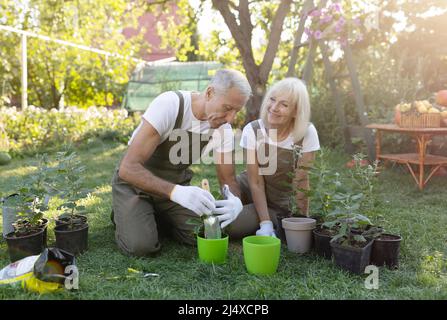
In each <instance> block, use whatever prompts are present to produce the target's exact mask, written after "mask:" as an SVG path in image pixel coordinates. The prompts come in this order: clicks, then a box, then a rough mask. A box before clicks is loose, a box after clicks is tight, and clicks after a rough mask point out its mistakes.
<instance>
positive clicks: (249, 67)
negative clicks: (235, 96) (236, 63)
mask: <svg viewBox="0 0 447 320" xmlns="http://www.w3.org/2000/svg"><path fill="white" fill-rule="evenodd" d="M291 3H292V0H283V1H280V2H279V4H278V5H277V9H276V11H275V12H274V14H273V18H272V20H271V24H270V34H269V37H268V42H267V47H266V50H265V54H264V56H263V59H262V61H261V63H260V64H258V63H256V61H255V58H254V55H253V48H252V40H253V28H254V27H253V24H252V21H251V16H250V12H251V9H252V7H253V6H254V5H255V3H253V2H252V3H250V2H249V1H248V0H240V1H239V4H238V5H236V4H235V3H234V2H232V1H230V0H213V5H214V7H215V8H216V9H217V10H218V11H219V12H220V14H221V15H222V17H223V18H224V20H225V23H226V25H227V27H228V29H229V30H230V32H231V35H232V36H233V38H234V41H235V43H236V47H237V49H238V50H239V52H240V56H241V58H242V63H243V66H244V69H245V74H246V76H247V79H248V81H249V83H250V86H251V88H252V91H253V96H252V98H251V99H250V101H249V103H248V106H247V116H246V122H248V121H251V120H254V119H256V118H258V115H259V108H260V105H261V102H262V97H263V96H264V93H265V89H266V85H267V81H268V79H269V74H270V71H271V70H272V65H273V61H274V59H275V56H276V53H277V51H278V46H279V43H280V39H281V33H282V30H283V24H284V19H285V18H286V15H287V14H288V13H289V12H290V5H291ZM235 12H236V13H237V18H236V16H235Z"/></svg>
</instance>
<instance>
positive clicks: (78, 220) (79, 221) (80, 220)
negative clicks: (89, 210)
mask: <svg viewBox="0 0 447 320" xmlns="http://www.w3.org/2000/svg"><path fill="white" fill-rule="evenodd" d="M73 217H74V220H73V222H74V224H75V225H79V226H82V225H84V224H86V223H87V217H86V216H82V215H78V214H75V215H74V216H73ZM69 223H70V217H58V218H57V219H56V226H59V225H61V224H69Z"/></svg>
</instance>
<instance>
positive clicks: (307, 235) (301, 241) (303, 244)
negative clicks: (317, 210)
mask: <svg viewBox="0 0 447 320" xmlns="http://www.w3.org/2000/svg"><path fill="white" fill-rule="evenodd" d="M281 223H282V227H283V228H284V231H285V235H286V241H287V248H288V249H289V251H292V252H295V253H306V252H308V251H310V249H311V248H312V242H313V241H312V240H313V237H312V230H313V229H315V226H316V223H317V222H316V220H315V219H310V218H284V219H282V221H281Z"/></svg>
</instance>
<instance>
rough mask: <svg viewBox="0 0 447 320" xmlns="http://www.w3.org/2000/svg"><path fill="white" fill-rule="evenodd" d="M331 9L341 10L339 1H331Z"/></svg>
mask: <svg viewBox="0 0 447 320" xmlns="http://www.w3.org/2000/svg"><path fill="white" fill-rule="evenodd" d="M331 9H332V10H334V11H336V12H341V6H340V4H339V3H333V4H332V5H331Z"/></svg>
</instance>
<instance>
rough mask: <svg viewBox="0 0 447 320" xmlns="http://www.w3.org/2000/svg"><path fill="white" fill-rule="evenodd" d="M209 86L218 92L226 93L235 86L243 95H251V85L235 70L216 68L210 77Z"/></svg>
mask: <svg viewBox="0 0 447 320" xmlns="http://www.w3.org/2000/svg"><path fill="white" fill-rule="evenodd" d="M209 86H211V87H213V88H214V89H215V90H216V91H217V92H218V93H219V94H226V93H227V92H228V91H229V90H230V89H231V88H236V89H238V90H239V92H240V93H241V94H242V95H243V96H245V97H247V98H249V97H250V96H251V87H250V84H249V83H248V80H247V78H246V77H245V76H244V75H243V74H242V73H241V72H239V71H237V70H232V69H220V70H218V71H217V72H216V73H215V75H214V77H213V78H212V79H211V81H210V84H209Z"/></svg>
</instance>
